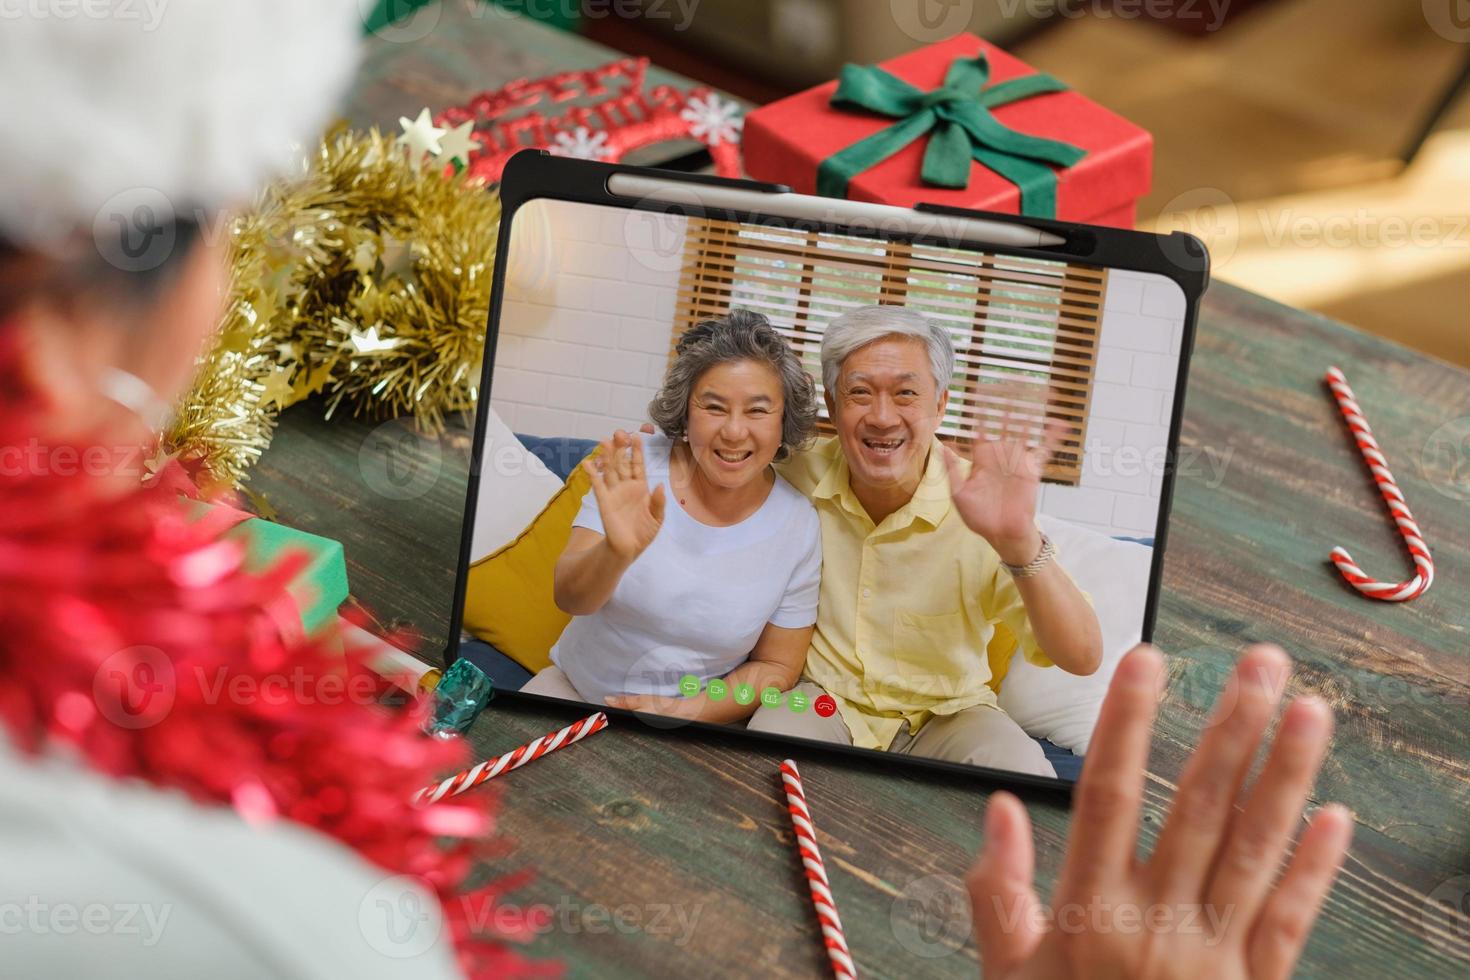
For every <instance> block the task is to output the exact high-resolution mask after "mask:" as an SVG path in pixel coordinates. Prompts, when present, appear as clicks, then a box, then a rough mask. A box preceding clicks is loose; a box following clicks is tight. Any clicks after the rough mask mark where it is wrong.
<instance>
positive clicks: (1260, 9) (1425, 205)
mask: <svg viewBox="0 0 1470 980" xmlns="http://www.w3.org/2000/svg"><path fill="white" fill-rule="evenodd" d="M423 2H426V0H383V3H382V5H381V8H380V16H381V17H385V18H387V17H393V16H402V15H403V14H404V13H406V12H407V11H410V10H412V9H413V8H414V7H416V6H418V5H420V4H421V3H423ZM444 2H459V3H472V2H498V3H500V4H501V5H502V6H505V7H508V8H511V9H516V10H519V11H521V12H523V13H525V14H526V15H527V16H532V17H536V18H537V19H540V20H542V21H545V22H547V23H550V24H553V25H554V26H556V27H559V28H561V29H564V30H570V31H578V32H580V33H582V34H584V35H586V36H588V37H590V38H592V39H594V40H597V41H600V42H601V43H604V44H606V45H608V46H610V47H612V48H615V49H618V50H620V51H624V52H628V53H631V54H643V55H647V56H649V57H650V58H652V59H653V61H654V62H655V63H657V64H659V65H662V66H663V67H665V68H669V69H671V70H674V71H677V72H680V73H682V74H685V75H688V76H690V77H692V78H697V79H699V80H701V81H704V82H707V83H709V84H712V85H716V86H719V87H721V88H724V89H726V90H728V91H730V92H733V93H735V94H737V95H740V96H743V97H744V98H747V99H749V100H751V101H753V102H767V101H770V100H773V99H776V98H779V97H781V96H783V95H786V94H789V93H790V92H793V91H796V90H798V89H801V88H805V87H807V86H809V85H813V84H817V83H819V82H822V81H824V80H826V79H829V78H832V77H834V76H835V75H836V73H837V71H838V69H839V68H840V66H841V65H842V63H843V62H845V61H858V62H870V61H876V60H880V59H883V58H887V57H891V56H893V55H895V54H898V53H901V52H903V51H907V50H911V49H912V48H915V47H918V46H920V45H922V44H927V43H930V42H932V41H936V40H939V39H942V38H943V37H947V36H949V35H950V34H953V33H954V32H956V31H959V30H970V31H973V32H975V33H977V34H980V35H981V36H983V37H985V38H987V39H989V40H991V41H992V42H994V43H997V44H999V45H1001V46H1003V47H1005V48H1007V49H1008V50H1010V51H1011V52H1012V53H1014V54H1016V55H1018V56H1019V57H1021V58H1022V59H1024V60H1025V61H1027V62H1029V63H1030V64H1032V65H1034V66H1035V67H1037V68H1038V69H1040V70H1042V71H1047V72H1050V73H1052V74H1053V75H1056V76H1057V77H1058V78H1060V79H1062V80H1063V81H1065V82H1067V83H1068V84H1069V85H1071V86H1072V87H1074V88H1076V89H1078V90H1079V91H1081V92H1083V93H1085V94H1086V95H1088V96H1089V97H1090V98H1092V99H1094V100H1095V101H1097V102H1100V103H1102V104H1103V105H1105V106H1107V107H1108V108H1110V109H1113V110H1114V111H1116V112H1118V113H1120V114H1122V115H1124V116H1126V117H1128V118H1129V119H1131V120H1133V121H1134V122H1136V123H1138V124H1139V125H1142V126H1144V127H1145V128H1147V129H1149V130H1151V131H1152V132H1153V133H1154V136H1155V141H1156V147H1155V153H1156V158H1155V172H1154V187H1153V191H1152V193H1151V194H1150V195H1149V196H1148V197H1146V198H1145V199H1144V200H1143V201H1142V202H1141V204H1140V209H1139V226H1140V227H1142V228H1147V229H1154V230H1159V231H1167V230H1170V229H1174V228H1179V229H1184V230H1187V231H1191V232H1193V233H1194V234H1197V235H1199V236H1201V237H1202V238H1204V239H1205V240H1206V241H1208V242H1209V243H1210V246H1211V250H1212V252H1213V254H1214V258H1215V270H1216V275H1217V276H1218V277H1219V278H1221V279H1224V280H1226V281H1229V282H1233V283H1237V284H1239V285H1242V286H1245V287H1247V288H1249V289H1253V290H1255V291H1257V292H1260V293H1264V294H1265V295H1267V296H1271V297H1273V298H1275V299H1278V300H1280V301H1281V302H1284V303H1288V304H1291V305H1293V306H1299V307H1302V308H1305V309H1310V310H1315V311H1318V312H1321V313H1323V314H1326V315H1328V316H1331V317H1334V318H1336V319H1339V320H1343V321H1345V322H1347V323H1351V324H1353V325H1355V326H1358V327H1360V328H1362V329H1364V330H1368V331H1371V332H1373V333H1376V334H1380V335H1382V336H1384V337H1389V338H1392V339H1394V340H1397V341H1400V342H1402V343H1404V344H1407V345H1409V346H1412V347H1415V348H1417V349H1419V350H1421V351H1424V352H1426V353H1428V354H1431V355H1434V356H1437V357H1440V358H1443V359H1446V360H1450V361H1453V362H1456V363H1459V364H1462V365H1466V366H1470V324H1467V322H1466V321H1467V314H1466V311H1467V307H1470V98H1466V97H1465V96H1466V81H1467V73H1470V68H1467V66H1470V0H444ZM655 11H657V15H655ZM1431 120H1433V122H1434V125H1433V129H1432V131H1431V132H1428V134H1427V136H1425V135H1424V130H1425V129H1426V127H1427V126H1428V124H1429V122H1430V121H1431ZM1421 136H1423V138H1422V139H1421Z"/></svg>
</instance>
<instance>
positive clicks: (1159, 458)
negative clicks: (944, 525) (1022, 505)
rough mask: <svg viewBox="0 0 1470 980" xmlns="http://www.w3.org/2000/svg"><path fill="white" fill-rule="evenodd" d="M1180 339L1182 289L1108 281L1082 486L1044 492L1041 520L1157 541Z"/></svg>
mask: <svg viewBox="0 0 1470 980" xmlns="http://www.w3.org/2000/svg"><path fill="white" fill-rule="evenodd" d="M1183 336H1184V294H1183V292H1182V291H1180V289H1179V287H1177V286H1175V285H1174V284H1173V283H1172V282H1170V281H1169V280H1167V279H1164V278H1163V277H1161V276H1153V275H1148V274H1146V273H1141V272H1126V271H1119V270H1113V271H1111V272H1109V273H1108V292H1107V296H1106V297H1104V299H1103V319H1102V338H1101V347H1100V349H1099V350H1098V359H1097V377H1096V380H1095V381H1094V383H1093V394H1092V414H1091V415H1090V416H1089V417H1088V420H1087V445H1086V447H1085V452H1084V455H1083V464H1082V480H1081V482H1080V483H1079V484H1078V485H1077V486H1075V487H1063V486H1056V485H1053V484H1047V485H1046V486H1045V487H1043V488H1042V491H1041V510H1042V511H1043V512H1045V513H1047V514H1052V515H1054V516H1056V517H1060V518H1063V519H1064V520H1068V521H1073V522H1074V523H1077V524H1082V525H1084V526H1086V527H1090V528H1092V529H1094V530H1097V531H1101V532H1103V533H1104V534H1109V535H1126V536H1128V537H1152V536H1153V535H1154V532H1155V530H1156V527H1157V523H1158V513H1159V497H1160V495H1161V493H1162V488H1163V466H1164V453H1165V450H1166V449H1167V448H1168V438H1169V415H1170V411H1171V410H1172V408H1173V405H1174V388H1175V381H1176V379H1177V377H1178V372H1179V345H1180V342H1181V339H1182V338H1183Z"/></svg>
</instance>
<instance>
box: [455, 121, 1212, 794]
mask: <svg viewBox="0 0 1470 980" xmlns="http://www.w3.org/2000/svg"><path fill="white" fill-rule="evenodd" d="M619 173H624V174H635V175H640V176H645V177H655V178H658V179H660V180H664V181H671V182H678V183H681V184H687V185H689V189H690V192H691V197H697V193H698V188H699V187H700V186H723V187H731V188H737V189H741V190H750V191H758V192H761V193H770V194H778V193H789V189H788V188H786V187H783V186H781V185H777V184H767V183H759V182H756V181H746V180H732V179H730V178H723V177H714V176H705V175H699V174H688V173H683V172H678V171H669V170H655V169H651V168H647V167H631V166H624V165H622V164H608V163H599V162H595V161H589V160H578V159H574V158H571V157H560V156H555V155H553V154H550V153H547V152H546V151H544V150H524V151H522V152H520V153H518V154H516V155H515V156H514V157H512V158H511V160H510V161H509V162H508V163H507V165H506V167H505V171H504V173H503V175H502V179H501V184H500V208H501V217H500V232H499V236H498V239H497V244H496V256H497V261H496V262H495V271H494V277H493V283H492V288H491V295H490V312H489V319H488V322H487V324H486V328H485V358H484V364H483V367H482V371H481V377H480V391H479V403H478V407H477V408H476V410H475V426H474V437H473V441H472V443H471V451H470V468H469V478H468V486H467V488H466V496H465V508H464V519H463V524H462V526H461V533H460V551H459V561H458V565H457V567H456V572H455V586H454V603H453V606H452V607H451V610H450V629H449V637H448V642H447V646H446V648H445V651H444V663H445V665H446V666H448V665H449V664H452V663H454V661H455V660H456V659H458V657H459V643H460V633H461V630H462V627H463V622H464V597H465V589H466V585H467V579H468V571H469V565H470V548H471V546H472V543H473V536H474V526H475V508H476V505H477V502H478V496H479V487H480V467H481V465H482V460H483V448H484V442H485V428H486V423H487V418H488V416H487V414H486V413H485V412H484V411H483V410H482V409H483V407H484V406H486V405H489V403H490V382H491V376H492V374H493V373H494V365H495V353H496V346H497V340H498V338H499V329H500V308H501V302H502V299H503V296H504V290H505V268H506V262H505V257H506V256H507V255H508V254H509V250H510V232H511V223H512V222H513V221H514V220H515V216H516V212H517V211H518V210H519V209H520V208H521V206H522V205H524V204H526V203H527V202H529V201H533V200H537V199H542V198H545V199H551V200H560V201H572V202H581V203H585V204H599V205H603V206H607V207H615V208H622V209H625V210H645V211H656V212H660V213H665V214H667V213H679V214H684V215H689V216H691V217H708V218H716V219H723V220H728V221H739V222H748V223H755V224H764V225H770V226H774V227H782V228H799V229H802V230H814V231H822V232H828V233H836V234H846V235H856V236H860V237H868V238H873V239H875V240H888V241H908V242H918V243H922V244H930V245H937V246H949V247H964V246H965V243H962V242H956V241H954V240H952V239H944V238H939V237H936V236H930V235H924V234H914V233H905V232H896V231H894V230H892V229H877V228H869V227H866V226H863V225H854V224H843V223H841V222H826V221H811V220H802V219H791V218H784V217H777V216H772V215H768V214H763V213H761V212H758V211H743V210H730V209H726V208H712V207H704V206H702V205H699V204H697V203H693V202H689V203H684V202H680V203H677V204H675V203H668V202H663V201H649V200H635V199H632V198H627V197H621V196H618V195H615V194H613V193H611V192H610V191H609V190H608V178H609V177H611V176H612V175H614V174H619ZM913 210H914V212H915V213H916V214H918V215H921V216H930V215H932V216H936V217H942V216H946V215H950V216H957V217H969V218H979V219H984V220H986V221H990V222H998V223H1005V224H1016V225H1022V226H1026V227H1030V228H1036V229H1040V230H1043V231H1048V232H1052V233H1054V234H1056V235H1058V236H1060V237H1062V238H1064V239H1065V240H1066V244H1065V245H1063V246H1056V247H1049V248H1023V247H1013V246H995V245H990V244H983V243H975V244H974V245H973V247H976V248H983V249H984V250H985V251H989V252H998V253H1003V254H1008V255H1017V256H1023V257H1030V258H1041V259H1052V260H1057V259H1066V260H1068V261H1072V262H1081V263H1084V264H1088V265H1094V266H1098V267H1101V268H1107V269H1125V270H1130V271H1136V272H1149V273H1154V274H1156V275H1160V276H1163V277H1165V278H1167V279H1170V280H1172V281H1173V282H1174V283H1176V284H1177V285H1178V286H1179V287H1180V289H1181V290H1182V291H1183V293H1184V298H1185V316H1184V324H1183V334H1182V336H1181V339H1180V345H1179V364H1178V375H1177V377H1176V379H1175V385H1174V404H1173V406H1172V409H1171V413H1170V418H1169V436H1168V448H1167V450H1166V453H1165V460H1164V474H1163V481H1162V487H1161V490H1160V497H1159V516H1158V523H1157V526H1156V527H1155V529H1154V546H1153V558H1152V563H1151V566H1150V569H1149V583H1148V596H1147V598H1146V600H1145V604H1144V615H1143V632H1142V636H1143V639H1144V641H1145V642H1148V641H1150V640H1152V638H1153V631H1154V625H1155V620H1156V619H1157V615H1158V601H1159V585H1160V580H1161V578H1162V575H1163V563H1164V552H1165V549H1166V547H1167V543H1168V542H1167V539H1168V524H1169V513H1170V510H1171V508H1172V504H1173V495H1174V476H1175V470H1176V464H1177V459H1178V450H1179V431H1180V424H1181V421H1182V419H1183V415H1184V398H1185V385H1186V381H1187V379H1188V373H1189V362H1190V359H1191V357H1192V355H1193V352H1194V337H1195V329H1196V326H1197V321H1198V317H1199V305H1200V300H1201V298H1202V297H1203V295H1204V292H1205V289H1206V288H1208V285H1209V253H1208V250H1207V249H1206V247H1205V245H1204V243H1203V242H1202V241H1200V240H1199V239H1198V238H1196V237H1195V236H1193V235H1187V234H1185V233H1183V232H1173V233H1172V234H1169V235H1156V234H1152V233H1148V232H1140V231H1129V230H1124V229H1118V228H1107V227H1103V226H1099V225H1085V224H1079V223H1076V222H1065V221H1052V220H1045V219H1039V218H1030V217H1022V216H1018V215H1013V214H1000V213H995V212H989V211H971V210H965V209H961V208H948V207H939V206H936V205H927V204H920V205H917V206H916V207H915V208H914V209H913ZM496 696H497V697H512V698H514V699H517V700H523V701H525V702H527V703H535V704H538V705H544V706H556V707H558V708H565V707H568V706H570V705H572V704H573V702H568V701H563V700H560V699H557V698H549V697H544V696H541V695H536V694H522V693H521V692H519V691H497V692H496ZM588 707H591V708H594V709H599V710H602V711H606V712H607V713H608V714H609V715H610V716H622V717H630V718H631V717H633V716H634V714H635V713H634V712H631V711H626V710H623V709H618V708H609V707H605V706H601V707H600V706H598V705H588ZM650 727H653V728H655V729H658V728H661V727H664V726H660V725H657V724H651V725H650ZM691 728H692V729H696V730H708V731H713V732H721V733H725V734H733V735H737V736H741V737H747V738H749V737H752V736H754V737H756V739H757V740H758V741H762V742H767V743H770V742H777V743H781V744H786V745H802V746H810V747H816V748H824V749H831V750H833V751H836V752H839V753H842V754H847V755H850V756H854V757H857V758H862V759H871V758H872V757H873V755H874V754H875V753H876V754H878V755H881V756H882V757H883V758H885V759H886V760H888V761H892V762H900V763H902V764H905V765H916V766H918V767H920V768H927V769H938V770H943V771H946V772H952V773H962V774H966V775H974V776H981V777H983V778H985V779H987V780H992V781H997V782H1004V783H1010V784H1014V785H1025V786H1030V787H1034V788H1039V789H1046V790H1052V791H1063V792H1070V791H1071V789H1072V788H1073V787H1074V786H1075V785H1076V784H1075V782H1071V781H1067V780H1062V779H1048V778H1046V777H1042V776H1033V775H1028V774H1025V773H1018V772H1013V771H1010V770H1005V769H991V768H986V767H982V766H972V765H966V764H963V763H958V762H946V761H943V760H939V759H927V758H923V757H915V756H908V755H893V756H890V755H888V754H887V753H881V752H878V751H877V750H875V749H859V748H855V747H852V746H843V745H835V744H829V743H823V742H815V741H812V740H809V739H800V738H791V737H786V736H777V735H766V734H764V733H760V732H749V731H745V730H742V729H739V728H731V727H729V726H725V725H716V724H712V723H708V722H683V723H679V724H676V725H670V726H667V730H668V731H685V730H688V729H691Z"/></svg>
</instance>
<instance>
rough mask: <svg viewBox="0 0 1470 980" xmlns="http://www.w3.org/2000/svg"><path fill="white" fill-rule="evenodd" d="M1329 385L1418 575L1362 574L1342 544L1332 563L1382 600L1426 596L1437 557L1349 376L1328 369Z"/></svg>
mask: <svg viewBox="0 0 1470 980" xmlns="http://www.w3.org/2000/svg"><path fill="white" fill-rule="evenodd" d="M1327 386H1328V387H1329V388H1331V389H1332V394H1333V396H1334V397H1336V398H1337V407H1338V409H1339V410H1341V412H1342V417H1343V418H1344V419H1346V420H1347V424H1348V428H1349V429H1351V430H1352V432H1353V438H1354V439H1355V440H1356V441H1357V443H1358V451H1359V452H1361V453H1362V454H1363V459H1364V460H1366V461H1367V463H1368V469H1369V470H1370V471H1372V473H1373V480H1374V482H1375V483H1377V484H1378V492H1379V493H1381V494H1382V495H1383V502H1384V503H1386V504H1388V510H1389V513H1390V514H1392V515H1393V520H1394V523H1395V524H1397V525H1398V528H1399V534H1401V535H1403V537H1404V543H1405V544H1407V545H1408V546H1409V554H1410V555H1411V556H1413V559H1414V569H1415V572H1416V574H1415V575H1414V577H1413V578H1411V579H1409V580H1408V581H1407V582H1380V581H1378V580H1377V579H1374V578H1369V577H1368V576H1367V575H1365V574H1363V570H1362V569H1361V568H1359V567H1358V566H1357V565H1356V564H1355V563H1354V562H1353V558H1352V556H1351V555H1349V554H1348V553H1347V550H1346V549H1344V548H1342V547H1341V546H1339V547H1336V548H1333V549H1332V563H1333V564H1334V565H1336V566H1337V570H1338V571H1339V572H1341V573H1342V577H1343V578H1345V579H1347V580H1348V582H1349V583H1350V584H1351V585H1352V587H1353V588H1355V589H1357V590H1358V591H1359V592H1361V593H1362V594H1363V595H1365V596H1367V597H1368V598H1370V599H1382V600H1383V601H1385V602H1404V601H1405V600H1408V599H1413V598H1415V597H1416V596H1421V595H1423V594H1424V593H1425V592H1426V591H1427V590H1428V589H1429V585H1430V583H1431V582H1433V581H1434V558H1433V556H1431V555H1430V554H1429V546H1428V545H1427V544H1425V543H1424V536H1423V535H1422V534H1420V532H1419V525H1418V524H1416V523H1414V515H1413V514H1410V513H1409V505H1408V504H1406V503H1404V494H1403V491H1401V490H1400V489H1399V486H1398V484H1397V483H1395V482H1394V478H1393V474H1392V473H1390V472H1389V470H1388V461H1387V460H1385V459H1384V458H1383V451H1382V450H1381V449H1379V448H1378V441H1377V440H1376V439H1374V438H1373V430H1372V429H1370V428H1368V420H1367V419H1365V418H1364V417H1363V410H1362V409H1361V408H1359V407H1358V399H1357V397H1356V396H1355V395H1354V394H1353V389H1351V388H1349V387H1348V383H1347V378H1346V377H1344V376H1343V373H1342V372H1341V371H1340V370H1338V369H1337V368H1335V367H1332V368H1328V369H1327Z"/></svg>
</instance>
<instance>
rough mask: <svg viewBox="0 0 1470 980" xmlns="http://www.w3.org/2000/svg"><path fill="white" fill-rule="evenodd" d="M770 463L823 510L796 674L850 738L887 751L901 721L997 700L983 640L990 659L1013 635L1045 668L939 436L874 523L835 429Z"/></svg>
mask: <svg viewBox="0 0 1470 980" xmlns="http://www.w3.org/2000/svg"><path fill="white" fill-rule="evenodd" d="M965 465H966V466H967V467H968V465H969V464H968V461H966V462H965ZM777 469H778V470H779V471H780V473H781V475H782V476H784V477H785V478H786V479H787V480H788V481H790V482H791V484H792V485H794V486H795V487H796V488H797V489H798V490H800V491H802V492H803V493H805V494H806V495H808V496H809V497H811V499H812V503H813V504H814V505H815V506H816V508H817V514H818V516H819V517H820V519H821V523H822V587H821V598H820V599H819V600H818V604H817V625H816V631H815V632H814V633H813V635H812V644H811V648H810V650H809V651H808V652H807V658H806V669H805V676H806V678H807V679H808V680H811V681H813V682H815V683H817V684H819V685H821V686H822V687H823V688H824V689H826V691H827V692H828V693H829V694H831V695H832V696H833V698H835V699H836V701H837V707H838V710H839V711H840V712H841V713H842V720H843V721H844V722H846V724H847V729H848V731H849V732H850V733H851V734H852V741H853V744H854V745H856V746H858V747H859V748H868V749H886V748H887V747H888V746H889V745H890V744H891V743H892V741H893V738H894V736H895V735H897V734H898V731H899V726H900V725H901V724H902V723H903V722H905V721H907V722H908V724H909V730H910V731H911V732H917V731H918V730H919V729H920V728H921V727H922V726H923V725H924V724H925V723H926V722H928V720H929V719H930V718H932V717H934V716H935V715H949V714H954V713H955V712H958V711H963V710H964V709H966V708H970V707H973V706H975V705H977V704H995V692H994V691H993V690H992V689H991V687H990V684H989V682H990V680H991V676H992V675H991V668H990V661H989V659H988V657H987V650H989V649H990V648H991V644H992V640H995V641H996V642H995V646H996V648H997V649H995V650H990V652H991V654H993V655H996V657H997V663H998V664H1003V663H1006V662H1008V660H1009V656H1010V654H1011V653H1013V652H1014V650H1015V645H1016V643H1017V642H1019V643H1020V645H1021V650H1022V652H1023V655H1024V656H1025V657H1026V659H1027V660H1029V661H1030V662H1031V663H1034V664H1037V665H1039V666H1042V667H1050V666H1052V662H1051V660H1050V659H1048V658H1047V656H1046V654H1045V653H1043V652H1042V651H1041V649H1040V648H1039V647H1038V646H1037V644H1036V637H1035V636H1034V635H1033V634H1032V631H1031V622H1030V620H1029V619H1028V617H1027V615H1026V606H1025V604H1024V603H1023V602H1022V600H1021V595H1020V593H1019V592H1018V591H1017V590H1016V586H1015V583H1014V581H1012V579H1011V576H1010V573H1008V572H1007V571H1006V570H1005V567H1004V566H1003V564H1002V563H1001V560H1000V556H999V555H997V554H996V553H995V549H994V548H992V547H991V546H990V544H989V543H988V542H987V541H986V540H985V539H984V538H982V537H981V536H980V535H978V534H976V533H975V532H973V531H971V530H970V529H969V527H967V526H966V525H965V522H964V520H963V519H962V518H961V517H960V515H959V512H958V511H956V510H955V509H954V507H953V505H952V503H951V500H950V492H949V476H948V474H947V473H946V471H945V466H944V460H943V459H942V458H941V453H940V451H939V448H938V446H937V445H936V446H935V447H934V449H933V450H931V451H930V453H929V460H928V462H927V464H926V466H925V469H924V476H923V479H922V481H921V482H920V485H919V488H918V490H917V491H916V492H915V493H914V496H913V498H912V499H910V500H909V502H908V503H907V504H905V505H904V506H902V507H900V508H899V509H898V510H896V511H894V512H893V513H892V514H890V515H888V517H886V518H885V519H884V520H883V522H882V523H881V524H879V525H877V526H874V524H873V520H872V518H870V517H869V516H868V513H867V511H866V510H864V509H863V506H862V504H860V503H859V502H858V499H857V497H856V495H854V493H853V490H852V486H851V483H850V482H849V479H848V467H847V458H846V456H844V455H843V453H842V447H841V445H840V443H839V441H838V439H837V438H836V437H835V436H829V437H827V438H824V439H820V440H818V441H817V443H816V444H815V445H814V446H813V447H812V448H811V449H808V450H804V451H800V452H796V453H793V454H792V456H791V457H790V458H789V459H787V460H785V461H784V462H782V463H779V464H777ZM998 630H999V631H1001V635H997V631H998Z"/></svg>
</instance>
